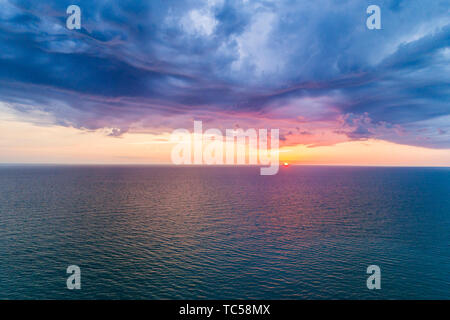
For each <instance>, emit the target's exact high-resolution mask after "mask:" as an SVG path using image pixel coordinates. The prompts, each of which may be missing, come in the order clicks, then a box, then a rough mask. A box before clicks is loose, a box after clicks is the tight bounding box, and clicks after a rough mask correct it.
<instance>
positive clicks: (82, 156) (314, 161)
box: [0, 116, 450, 166]
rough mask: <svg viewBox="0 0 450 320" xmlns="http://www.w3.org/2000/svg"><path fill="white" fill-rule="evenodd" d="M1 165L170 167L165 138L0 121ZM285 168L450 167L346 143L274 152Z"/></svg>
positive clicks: (448, 152)
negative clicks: (140, 165)
mask: <svg viewBox="0 0 450 320" xmlns="http://www.w3.org/2000/svg"><path fill="white" fill-rule="evenodd" d="M0 135H1V137H2V139H0V155H1V156H0V162H1V163H61V164H157V163H165V164H170V163H171V161H170V153H171V150H172V147H173V145H174V144H173V143H171V142H170V141H169V139H170V135H169V133H166V134H159V135H151V134H144V133H128V134H124V135H123V136H122V137H120V138H113V137H108V136H107V135H106V134H105V130H96V131H83V130H78V129H75V128H68V127H62V126H55V125H49V126H37V125H33V124H30V123H28V122H22V121H19V120H17V119H13V118H5V117H4V116H3V117H1V118H0ZM280 162H281V163H282V164H283V165H285V163H287V164H288V165H291V164H294V165H295V164H296V165H300V164H305V165H368V166H450V149H440V150H438V149H427V148H422V147H414V146H407V145H399V144H395V143H391V142H386V141H381V140H366V141H349V142H341V143H338V144H334V145H330V146H319V147H314V148H311V147H307V146H305V145H297V146H284V147H281V148H280Z"/></svg>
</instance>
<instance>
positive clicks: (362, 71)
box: [0, 0, 450, 148]
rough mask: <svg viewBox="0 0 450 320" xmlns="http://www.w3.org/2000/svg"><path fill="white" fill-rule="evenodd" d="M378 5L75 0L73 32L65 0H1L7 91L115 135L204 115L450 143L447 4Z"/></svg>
mask: <svg viewBox="0 0 450 320" xmlns="http://www.w3.org/2000/svg"><path fill="white" fill-rule="evenodd" d="M379 4H380V7H381V10H382V30H368V29H367V28H366V27H365V19H366V11H365V9H366V7H367V6H368V5H369V3H368V2H365V1H357V0H349V1H345V2H342V3H341V2H339V3H337V2H335V1H328V0H318V1H314V2H311V1H298V2H285V1H269V0H266V1H240V0H236V1H170V0H167V1H162V0H161V1H157V0H155V1H131V0H130V1H128V0H124V1H120V2H119V1H113V2H112V1H79V2H78V5H79V6H80V7H81V9H82V29H81V30H79V31H73V30H72V31H70V30H67V29H66V28H65V27H64V26H65V19H66V17H67V15H66V13H65V10H66V4H65V3H63V2H61V1H56V0H53V1H46V2H45V3H44V2H36V1H13V0H2V1H0V29H1V32H0V46H1V48H2V50H1V51H0V101H2V102H5V103H8V104H9V105H11V106H13V107H15V108H16V110H19V111H20V110H40V111H43V112H44V113H45V114H47V115H49V118H51V119H52V121H53V122H54V123H57V124H59V125H64V126H72V127H75V128H80V129H88V130H94V129H99V128H113V129H110V130H111V131H110V133H109V135H111V136H116V137H117V136H120V135H123V134H124V133H126V132H143V131H147V132H165V131H170V130H171V129H173V128H178V127H187V126H191V125H192V120H193V119H199V120H204V121H205V122H206V123H207V124H208V125H209V126H211V127H221V126H224V125H232V126H234V125H235V124H239V125H240V126H242V127H245V126H249V127H257V126H261V127H279V128H280V129H281V133H282V136H283V137H284V141H283V143H284V144H297V143H301V144H306V145H309V146H314V145H327V144H334V143H337V142H340V141H346V140H361V139H367V138H369V137H371V138H374V137H375V138H379V139H384V140H387V141H391V142H396V143H402V144H410V145H419V146H426V147H431V148H450V136H449V135H448V132H450V131H449V130H450V128H449V122H448V121H446V120H445V119H448V117H449V116H450V108H449V105H450V104H449V102H450V101H449V100H450V99H449V97H450V90H449V88H450V86H449V84H450V76H449V75H450V70H449V69H450V67H449V66H450V64H449V62H450V61H449V60H450V42H449V41H450V24H449V23H448V13H449V12H448V5H447V4H446V1H433V2H431V3H427V4H424V3H423V2H422V1H418V0H416V1H408V2H404V1H403V2H402V1H379ZM24 106H26V107H24ZM297 128H298V129H297ZM306 133H307V134H306Z"/></svg>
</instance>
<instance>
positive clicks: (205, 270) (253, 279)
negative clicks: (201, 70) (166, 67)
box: [0, 166, 450, 299]
mask: <svg viewBox="0 0 450 320" xmlns="http://www.w3.org/2000/svg"><path fill="white" fill-rule="evenodd" d="M0 259H1V260H0V298H1V299H5V298H6V299H41V298H45V299H56V298H62V299H118V298H124V299H131V298H133V299H159V298H164V299H167V298H173V299H181V298H186V299H190V298H208V299H209V298H217V299H222V298H224V299H236V298H255V299H259V298H263V299H288V298H293V299H313V298H318V299H329V298H333V299H335V298H342V299H379V298H401V299H410V298H419V299H431V298H439V299H450V169H449V168H358V167H353V168H352V167H289V168H283V169H280V173H279V174H278V175H276V176H260V175H259V169H258V168H251V167H250V168H248V167H247V168H242V167H241V168H214V167H204V168H183V167H99V166H97V167H96V166H91V167H69V166H67V167H65V166H59V167H48V166H47V167H45V166H43V167H30V166H28V167H19V166H9V167H8V166H3V167H0ZM72 264H75V265H78V266H80V267H81V286H82V288H81V290H78V291H77V290H68V289H67V288H66V277H67V276H68V275H67V274H66V268H67V266H69V265H72ZM371 264H375V265H379V266H380V268H381V290H368V289H367V287H366V279H367V277H368V275H367V274H366V268H367V266H369V265H371Z"/></svg>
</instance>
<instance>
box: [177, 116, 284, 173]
mask: <svg viewBox="0 0 450 320" xmlns="http://www.w3.org/2000/svg"><path fill="white" fill-rule="evenodd" d="M171 141H172V142H176V143H177V144H176V145H175V146H174V148H173V149H172V153H171V158H172V163H174V164H177V165H181V164H186V165H190V164H207V165H214V164H215V165H223V164H227V165H236V164H237V165H243V164H250V165H258V164H259V165H262V166H265V167H262V168H261V169H260V174H261V175H274V174H277V172H278V168H279V129H270V134H269V130H268V129H259V130H257V129H252V128H250V129H247V130H244V129H241V128H236V129H226V130H225V135H224V134H223V133H222V131H221V130H220V129H214V128H212V129H208V130H206V131H205V132H203V123H202V121H194V131H193V132H192V133H191V132H190V131H189V130H187V129H176V130H174V131H173V132H172V135H171Z"/></svg>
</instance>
